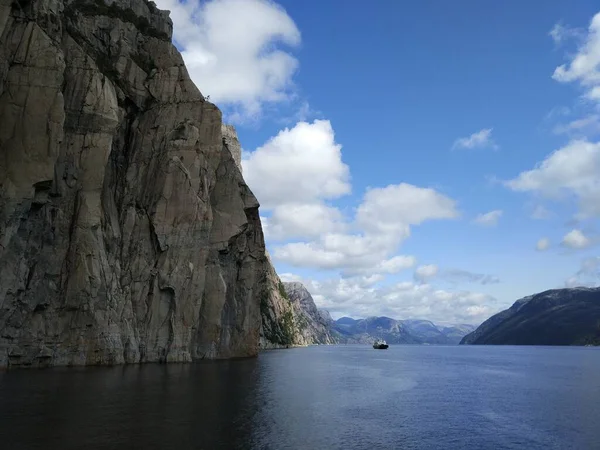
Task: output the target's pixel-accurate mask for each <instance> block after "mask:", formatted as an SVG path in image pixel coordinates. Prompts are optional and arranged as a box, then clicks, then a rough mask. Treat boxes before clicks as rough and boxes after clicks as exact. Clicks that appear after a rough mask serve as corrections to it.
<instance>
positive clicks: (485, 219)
mask: <svg viewBox="0 0 600 450" xmlns="http://www.w3.org/2000/svg"><path fill="white" fill-rule="evenodd" d="M500 217H502V211H501V210H499V209H495V210H494V211H490V212H487V213H485V214H479V215H478V216H477V217H476V218H475V220H474V221H473V222H474V223H476V224H477V225H483V226H487V227H490V226H494V225H497V224H498V220H500Z"/></svg>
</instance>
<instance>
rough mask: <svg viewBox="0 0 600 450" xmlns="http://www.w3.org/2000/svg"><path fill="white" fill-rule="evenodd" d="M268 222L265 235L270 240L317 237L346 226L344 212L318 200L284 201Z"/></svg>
mask: <svg viewBox="0 0 600 450" xmlns="http://www.w3.org/2000/svg"><path fill="white" fill-rule="evenodd" d="M266 222H267V231H266V232H265V237H266V239H268V240H270V241H281V240H287V239H294V238H317V237H319V236H321V235H322V234H323V233H331V232H339V231H343V230H344V229H345V228H346V225H345V223H344V222H343V216H342V213H341V212H340V211H339V210H338V209H337V208H334V207H331V206H327V205H325V204H323V203H318V202H315V203H284V204H282V205H279V206H277V207H276V208H275V209H274V210H273V213H272V214H271V216H270V217H269V218H268V219H266ZM263 228H264V224H263Z"/></svg>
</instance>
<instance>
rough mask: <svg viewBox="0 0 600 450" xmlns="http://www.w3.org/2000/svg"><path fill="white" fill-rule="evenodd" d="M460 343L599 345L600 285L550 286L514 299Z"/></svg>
mask: <svg viewBox="0 0 600 450" xmlns="http://www.w3.org/2000/svg"><path fill="white" fill-rule="evenodd" d="M461 344H491V345H588V344H589V345H598V344H600V288H585V287H579V288H569V289H552V290H549V291H545V292H541V293H539V294H536V295H530V296H528V297H524V298H522V299H520V300H517V301H516V302H515V303H514V304H513V305H512V306H511V307H510V308H508V309H506V310H504V311H502V312H499V313H498V314H496V315H494V316H492V317H490V318H489V319H488V320H486V321H485V322H483V323H482V324H481V325H480V326H479V327H478V328H477V329H476V330H475V331H473V332H472V333H470V334H468V335H467V336H465V337H464V338H463V340H462V341H461Z"/></svg>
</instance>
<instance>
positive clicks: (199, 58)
mask: <svg viewBox="0 0 600 450" xmlns="http://www.w3.org/2000/svg"><path fill="white" fill-rule="evenodd" d="M156 3H157V5H158V7H159V8H161V9H168V10H170V11H171V19H172V20H173V31H174V39H175V41H176V43H177V44H178V46H179V48H180V49H181V50H182V56H183V59H184V61H185V63H186V66H187V69H188V71H189V73H190V76H191V78H192V80H193V81H194V82H195V83H196V85H197V86H198V87H199V88H200V89H201V90H202V92H203V94H204V95H209V96H210V99H211V101H214V102H216V103H219V104H222V105H229V106H233V107H234V108H238V113H237V114H236V116H237V117H238V118H239V119H240V120H243V118H248V117H255V116H257V115H259V114H260V112H261V108H262V105H263V104H264V103H269V102H280V101H284V100H287V99H289V98H290V96H291V90H292V76H293V75H294V73H295V72H296V70H297V68H298V61H297V59H296V58H294V57H293V56H292V55H291V54H290V53H289V52H287V51H285V50H283V49H282V48H285V46H287V47H288V48H294V47H297V46H298V45H299V44H300V41H301V36H300V31H299V30H298V28H297V26H296V24H295V23H294V21H293V20H292V19H291V18H290V17H289V16H288V14H287V13H286V12H285V10H284V9H283V8H282V7H281V6H279V5H277V4H276V3H274V2H272V1H269V0H211V1H199V0H183V1H178V0H157V2H156Z"/></svg>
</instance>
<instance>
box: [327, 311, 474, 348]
mask: <svg viewBox="0 0 600 450" xmlns="http://www.w3.org/2000/svg"><path fill="white" fill-rule="evenodd" d="M331 327H332V329H333V332H334V335H335V337H336V338H337V339H338V341H339V342H340V343H341V344H369V343H372V342H373V340H375V339H377V338H381V339H385V340H386V341H387V342H388V344H458V343H459V342H460V340H461V339H462V338H463V337H464V336H465V335H466V334H468V333H470V332H472V331H473V330H474V329H475V328H476V327H475V326H473V325H467V324H464V325H457V326H441V325H436V324H434V323H433V322H431V321H429V320H396V319H391V318H389V317H368V318H366V319H352V318H350V317H342V318H340V319H338V320H335V321H333V322H332V323H331Z"/></svg>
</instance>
